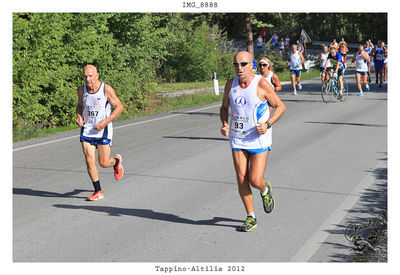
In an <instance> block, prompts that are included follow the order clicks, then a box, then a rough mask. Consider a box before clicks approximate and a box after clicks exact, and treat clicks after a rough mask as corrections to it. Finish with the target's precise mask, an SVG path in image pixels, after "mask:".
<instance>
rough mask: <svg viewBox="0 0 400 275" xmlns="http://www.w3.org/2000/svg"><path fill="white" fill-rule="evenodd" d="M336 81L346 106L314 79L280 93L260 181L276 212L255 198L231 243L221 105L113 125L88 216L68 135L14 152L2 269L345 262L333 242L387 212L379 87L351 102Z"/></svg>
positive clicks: (232, 194) (231, 187)
mask: <svg viewBox="0 0 400 275" xmlns="http://www.w3.org/2000/svg"><path fill="white" fill-rule="evenodd" d="M346 79H347V80H348V82H349V83H350V84H349V86H350V91H352V92H353V93H351V96H350V97H349V98H348V101H346V102H344V103H333V104H326V103H323V102H322V99H321V96H320V93H319V91H320V82H319V80H318V79H317V80H309V81H304V82H303V90H302V91H300V92H299V95H298V96H292V95H291V89H290V87H289V86H288V85H286V86H284V89H283V91H282V92H281V93H280V95H281V98H282V100H283V101H284V103H285V104H286V106H287V112H286V113H285V115H284V116H283V117H282V118H281V120H280V121H279V122H278V123H277V124H276V125H274V126H273V145H272V151H271V152H270V155H269V159H268V164H267V169H266V178H268V180H269V181H270V182H271V183H272V186H273V193H274V197H275V200H276V208H275V210H274V211H273V212H272V213H271V214H269V215H267V214H265V213H264V212H263V209H262V204H261V199H260V198H259V195H258V193H257V191H255V190H254V194H255V211H256V215H257V220H258V228H257V229H256V230H254V231H253V232H250V233H241V232H237V231H236V228H237V227H238V226H240V225H241V224H242V223H243V220H244V219H245V214H246V213H245V211H244V207H243V206H242V202H241V200H240V197H239V194H238V191H237V186H236V180H235V174H234V168H233V163H232V157H231V151H230V147H229V143H228V140H227V138H225V137H223V136H221V135H220V133H219V130H220V122H219V107H220V104H212V105H207V106H202V107H198V108H194V109H191V110H181V111H175V112H171V113H166V114H161V115H157V116H153V117H147V118H141V119H136V120H130V121H123V122H117V123H115V125H114V127H115V131H114V141H113V147H112V153H120V154H121V155H122V157H123V165H124V168H125V176H124V178H123V179H122V180H121V181H120V182H116V181H115V180H114V179H113V173H112V169H111V168H109V169H103V168H99V172H100V180H101V183H102V187H103V190H104V194H105V198H104V199H103V200H100V201H95V202H89V201H86V200H85V198H86V197H87V196H88V195H90V194H91V192H92V186H91V183H90V179H89V176H88V175H87V172H86V167H85V163H84V158H83V154H82V152H81V147H80V143H79V138H78V131H71V132H67V133H63V134H61V135H57V136H53V137H50V138H42V139H37V140H31V141H26V142H20V143H17V144H14V150H13V261H15V262H37V261H39V262H97V261H102V262H103V261H104V262H113V261H117V262H291V261H300V262H303V261H304V262H305V261H318V262H319V261H320V262H331V261H346V259H347V254H348V249H347V248H348V247H350V244H349V243H348V242H347V241H346V240H345V238H344V236H343V228H345V227H346V226H347V225H348V223H349V222H350V220H355V221H358V219H361V218H362V217H363V218H365V217H368V216H374V215H376V214H377V213H379V212H380V211H381V210H382V209H383V208H385V206H386V167H387V89H386V87H387V86H386V84H385V85H384V87H383V88H381V89H379V88H378V87H375V85H374V84H372V91H371V92H368V93H366V95H365V96H364V97H358V96H357V93H358V92H357V89H356V87H355V84H354V75H353V72H352V70H349V72H348V74H347V75H346ZM374 80H375V79H374V77H373V81H374Z"/></svg>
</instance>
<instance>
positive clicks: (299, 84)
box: [297, 83, 303, 91]
mask: <svg viewBox="0 0 400 275" xmlns="http://www.w3.org/2000/svg"><path fill="white" fill-rule="evenodd" d="M297 87H298V88H299V91H301V89H303V86H301V83H298V84H297Z"/></svg>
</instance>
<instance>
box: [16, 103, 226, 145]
mask: <svg viewBox="0 0 400 275" xmlns="http://www.w3.org/2000/svg"><path fill="white" fill-rule="evenodd" d="M220 104H221V103H218V104H213V105H211V106H207V107H204V108H200V109H195V110H192V111H189V112H186V113H182V114H173V115H168V116H164V117H159V118H153V119H149V120H144V121H139V122H133V123H130V124H126V125H121V126H117V127H114V130H116V129H121V128H124V127H128V126H135V125H139V124H144V123H147V122H152V121H157V120H161V119H165V118H171V117H175V116H181V115H184V114H190V113H193V112H197V111H202V110H206V109H210V108H213V107H216V106H218V105H220ZM77 137H79V135H74V136H70V137H65V138H60V139H55V140H50V141H45V142H41V143H37V144H32V145H28V146H24V147H20V148H15V149H13V152H17V151H21V150H25V149H29V148H34V147H38V146H42V145H47V144H51V143H55V142H59V141H64V140H68V139H72V138H77Z"/></svg>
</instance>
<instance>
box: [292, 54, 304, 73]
mask: <svg viewBox="0 0 400 275" xmlns="http://www.w3.org/2000/svg"><path fill="white" fill-rule="evenodd" d="M300 63H301V57H300V55H299V52H298V51H297V52H296V53H295V54H293V52H292V53H291V54H290V69H291V70H301V69H302V68H301V65H300Z"/></svg>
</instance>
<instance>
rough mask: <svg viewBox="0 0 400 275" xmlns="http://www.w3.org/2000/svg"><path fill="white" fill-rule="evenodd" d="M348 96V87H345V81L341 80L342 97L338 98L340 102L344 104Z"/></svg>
mask: <svg viewBox="0 0 400 275" xmlns="http://www.w3.org/2000/svg"><path fill="white" fill-rule="evenodd" d="M348 96H349V87H348V86H347V82H346V80H344V79H343V95H342V96H341V97H340V98H339V100H340V101H341V102H345V101H346V99H347V98H348Z"/></svg>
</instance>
